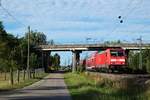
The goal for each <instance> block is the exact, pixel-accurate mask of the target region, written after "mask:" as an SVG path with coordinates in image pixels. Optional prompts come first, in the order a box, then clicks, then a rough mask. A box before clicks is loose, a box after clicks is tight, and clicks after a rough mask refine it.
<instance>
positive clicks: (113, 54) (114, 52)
mask: <svg viewBox="0 0 150 100" xmlns="http://www.w3.org/2000/svg"><path fill="white" fill-rule="evenodd" d="M110 54H111V56H124V53H123V51H116V50H111V51H110Z"/></svg>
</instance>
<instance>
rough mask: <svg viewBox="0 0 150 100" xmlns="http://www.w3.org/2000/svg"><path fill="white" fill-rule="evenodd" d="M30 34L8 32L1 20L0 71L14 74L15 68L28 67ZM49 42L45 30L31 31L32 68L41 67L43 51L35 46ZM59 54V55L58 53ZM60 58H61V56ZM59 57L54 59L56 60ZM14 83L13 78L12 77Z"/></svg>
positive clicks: (22, 68) (23, 68)
mask: <svg viewBox="0 0 150 100" xmlns="http://www.w3.org/2000/svg"><path fill="white" fill-rule="evenodd" d="M28 34H29V32H26V33H25V36H23V37H18V36H14V35H12V34H10V33H7V32H6V30H5V28H4V26H3V23H2V21H0V71H1V72H10V76H11V77H12V76H13V71H14V70H18V71H20V70H26V69H27V53H28ZM44 44H48V42H47V39H46V36H45V34H44V33H43V32H38V31H33V30H31V31H30V45H29V46H30V62H29V63H30V70H32V71H33V72H34V69H36V68H41V67H43V66H42V53H41V52H40V51H37V50H36V49H35V48H34V47H35V46H37V45H44ZM57 55H58V54H57ZM58 56H59V55H58ZM55 58H56V57H55ZM59 59H60V58H59ZM55 60H57V59H54V61H55ZM11 83H12V84H13V79H11Z"/></svg>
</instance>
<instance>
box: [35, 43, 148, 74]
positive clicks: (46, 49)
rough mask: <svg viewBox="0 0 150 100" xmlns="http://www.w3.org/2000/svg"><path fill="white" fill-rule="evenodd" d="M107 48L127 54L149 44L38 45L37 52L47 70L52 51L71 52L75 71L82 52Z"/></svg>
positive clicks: (146, 47) (145, 47)
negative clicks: (121, 50)
mask: <svg viewBox="0 0 150 100" xmlns="http://www.w3.org/2000/svg"><path fill="white" fill-rule="evenodd" d="M107 48H123V49H125V50H126V53H127V54H128V53H129V51H130V50H140V49H150V43H145V44H137V43H130V44H129V43H120V44H62V45H39V46H38V47H36V49H37V50H40V51H41V52H42V57H43V61H42V62H43V67H45V69H46V68H48V65H49V61H50V59H49V55H50V53H51V52H52V51H71V52H72V53H73V66H72V71H76V66H77V64H78V63H79V60H80V53H81V52H82V51H96V50H105V49H107Z"/></svg>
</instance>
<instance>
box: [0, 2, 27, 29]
mask: <svg viewBox="0 0 150 100" xmlns="http://www.w3.org/2000/svg"><path fill="white" fill-rule="evenodd" d="M0 7H1V8H2V10H3V11H4V12H5V13H7V15H9V16H10V17H11V18H12V19H13V20H14V21H16V22H17V23H19V24H21V25H23V26H26V25H25V24H24V23H22V22H21V21H19V20H18V19H17V18H16V17H14V16H13V15H12V14H11V13H10V12H9V11H8V10H7V9H6V8H5V7H4V6H3V5H2V0H0Z"/></svg>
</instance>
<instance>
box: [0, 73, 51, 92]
mask: <svg viewBox="0 0 150 100" xmlns="http://www.w3.org/2000/svg"><path fill="white" fill-rule="evenodd" d="M46 75H48V74H47V73H40V74H39V75H38V76H37V77H35V78H32V79H26V80H24V81H23V80H21V81H20V82H19V83H17V82H15V83H14V85H10V82H9V80H6V81H0V92H5V91H11V90H14V89H19V88H23V87H25V86H28V85H31V84H33V83H35V82H37V81H39V80H41V79H42V78H43V77H45V76H46Z"/></svg>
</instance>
